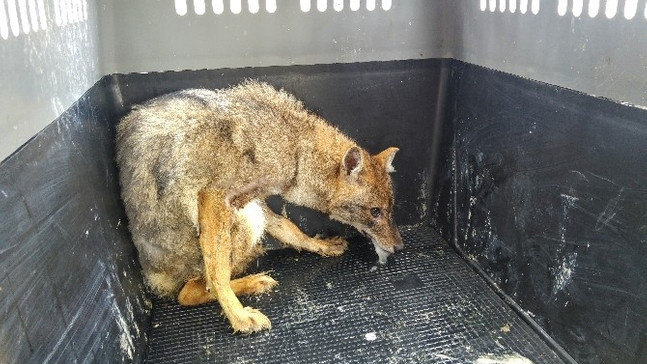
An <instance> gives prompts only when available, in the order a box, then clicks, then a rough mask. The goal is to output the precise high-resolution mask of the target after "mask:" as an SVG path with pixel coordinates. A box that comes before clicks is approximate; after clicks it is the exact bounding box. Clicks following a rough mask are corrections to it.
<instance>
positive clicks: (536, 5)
mask: <svg viewBox="0 0 647 364" xmlns="http://www.w3.org/2000/svg"><path fill="white" fill-rule="evenodd" d="M539 3H540V0H532V3H530V11H532V13H533V14H535V15H537V14H539Z"/></svg>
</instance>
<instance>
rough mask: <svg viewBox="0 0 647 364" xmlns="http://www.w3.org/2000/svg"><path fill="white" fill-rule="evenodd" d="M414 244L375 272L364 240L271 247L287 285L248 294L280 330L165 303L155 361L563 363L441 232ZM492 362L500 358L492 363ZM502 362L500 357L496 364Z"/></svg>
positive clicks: (419, 232)
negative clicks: (313, 250) (342, 245)
mask: <svg viewBox="0 0 647 364" xmlns="http://www.w3.org/2000/svg"><path fill="white" fill-rule="evenodd" d="M402 235H403V238H404V241H405V249H404V250H403V251H401V252H399V253H398V254H396V255H394V256H392V257H391V258H389V264H388V265H387V266H382V267H379V268H378V269H377V270H372V269H371V268H372V267H373V265H374V262H375V261H376V260H377V256H376V255H375V254H374V253H373V251H372V246H370V245H369V243H367V242H364V241H356V242H352V243H351V248H350V249H349V251H348V252H347V253H346V254H344V256H342V257H338V258H323V257H320V256H317V255H314V254H310V253H298V252H296V251H293V250H291V249H280V250H273V251H270V252H268V254H267V255H265V256H264V258H263V259H262V260H261V261H260V262H259V266H258V268H257V269H256V270H257V271H272V273H271V275H272V277H274V278H275V279H276V280H277V281H278V282H279V286H278V287H277V288H276V290H275V291H273V292H272V293H270V294H269V295H264V296H261V297H253V298H246V299H245V298H243V300H242V302H243V305H249V306H252V307H255V308H258V309H260V310H261V311H262V312H263V313H265V314H266V315H267V316H268V317H269V318H270V320H271V321H272V330H271V331H269V332H264V333H260V334H254V335H250V336H243V335H233V334H232V330H231V328H230V327H229V326H228V324H227V322H226V320H225V318H224V317H223V316H222V315H221V314H220V307H219V306H218V305H217V304H210V305H204V306H200V307H192V308H185V307H180V306H178V305H177V304H176V303H175V302H173V301H169V300H157V299H156V300H155V301H154V304H153V317H152V328H151V332H150V334H149V335H150V336H149V352H148V359H147V360H148V362H149V363H195V362H213V363H240V364H243V363H281V364H284V363H495V362H506V361H505V360H509V361H507V362H510V363H512V362H514V363H528V362H527V361H511V360H513V359H517V360H523V359H522V358H527V359H529V360H530V361H532V362H534V363H537V364H539V363H541V364H547V363H562V361H561V360H560V359H559V357H558V356H557V355H556V354H555V352H554V351H552V350H551V349H550V348H549V347H548V346H547V345H546V344H545V343H544V341H543V340H542V339H541V338H540V337H539V336H538V335H537V334H536V333H535V332H534V331H533V330H532V329H531V328H530V327H529V326H528V325H527V324H526V323H525V322H524V321H523V320H522V319H521V318H520V317H519V316H518V315H517V314H516V313H515V312H514V311H512V310H511V309H510V308H509V307H508V306H507V305H506V304H505V303H504V302H503V300H502V299H501V298H500V297H499V296H497V295H496V294H495V293H494V292H493V291H492V290H491V289H490V288H489V287H488V286H487V283H486V282H485V281H484V280H483V279H482V278H481V277H480V276H478V275H477V274H476V273H475V272H474V271H473V270H472V269H471V268H470V267H469V266H468V265H467V264H466V263H465V262H464V261H463V260H462V259H461V258H460V257H459V256H458V255H457V254H456V253H455V252H454V251H453V250H452V249H451V248H450V247H449V246H448V245H447V243H445V242H444V241H443V240H442V239H440V238H439V237H438V235H437V234H436V233H435V232H434V231H432V230H430V229H427V228H409V229H407V228H405V229H402ZM488 360H490V361H488ZM496 360H499V361H496Z"/></svg>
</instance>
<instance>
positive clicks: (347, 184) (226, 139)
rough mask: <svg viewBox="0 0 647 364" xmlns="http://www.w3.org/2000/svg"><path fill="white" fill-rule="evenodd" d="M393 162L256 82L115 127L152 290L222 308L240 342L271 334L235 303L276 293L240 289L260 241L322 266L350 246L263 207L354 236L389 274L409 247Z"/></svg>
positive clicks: (144, 112) (165, 99)
mask: <svg viewBox="0 0 647 364" xmlns="http://www.w3.org/2000/svg"><path fill="white" fill-rule="evenodd" d="M397 150H398V149H397V148H388V149H386V150H384V151H383V152H381V153H379V154H377V155H374V156H371V155H369V154H368V153H367V152H366V151H365V150H363V149H362V148H360V147H359V146H357V144H355V142H353V141H352V140H351V139H349V138H347V137H346V136H344V135H343V134H342V133H341V132H339V131H338V130H337V129H335V128H334V127H332V126H330V125H329V124H328V123H326V121H324V120H323V119H322V118H320V117H318V116H316V115H314V114H312V113H310V112H308V111H307V110H306V109H305V107H304V106H303V104H302V103H301V102H300V101H298V100H297V99H296V98H295V97H294V96H292V95H290V94H288V93H286V92H284V91H277V90H276V89H274V88H273V87H271V86H270V85H268V84H265V83H259V82H254V81H247V82H245V83H243V84H241V85H239V86H236V87H232V88H229V89H225V90H215V91H212V90H202V89H200V90H185V91H179V92H175V93H172V94H169V95H166V96H161V97H158V98H155V99H153V100H151V101H149V102H147V103H145V104H143V105H141V106H136V107H135V108H134V109H133V110H132V111H131V112H130V113H129V114H128V115H126V116H125V117H124V118H123V120H122V121H121V123H120V124H119V125H118V127H117V163H118V165H119V168H120V182H121V190H122V198H123V201H124V204H125V207H126V213H127V215H128V219H129V226H130V231H131V232H132V236H133V239H134V243H135V246H136V247H137V250H138V253H139V260H140V262H141V266H142V270H143V275H144V279H145V280H146V283H147V285H148V286H149V287H150V288H151V289H152V290H153V292H154V293H156V294H158V295H161V296H167V297H177V299H178V301H179V303H180V304H183V305H196V304H201V303H205V302H208V301H213V300H217V301H218V302H219V303H220V305H221V307H222V310H223V311H224V313H225V315H226V316H227V318H228V319H229V322H230V323H231V325H232V327H233V329H234V331H238V332H245V333H249V332H255V331H260V330H264V329H269V328H270V321H269V320H268V318H267V317H266V316H265V315H263V314H262V313H261V312H259V311H258V310H255V309H252V308H250V307H243V306H242V305H241V303H240V301H239V300H238V298H237V297H236V296H239V295H251V294H259V293H263V292H266V291H268V290H270V289H271V288H272V287H273V286H274V285H276V281H275V280H274V279H272V278H271V277H269V276H268V275H266V274H264V273H261V274H254V275H248V276H243V277H240V278H236V279H233V278H235V277H239V276H240V275H241V274H242V273H244V271H245V269H246V267H247V265H248V264H249V263H250V262H252V261H253V260H254V259H256V258H257V257H258V256H259V254H261V253H262V251H263V250H262V247H261V244H260V239H261V237H262V235H263V233H264V232H265V231H267V232H268V233H270V234H271V235H273V236H274V237H276V238H277V239H278V240H279V241H281V242H282V243H284V244H286V245H289V246H291V247H294V248H296V249H304V250H308V251H312V252H316V253H319V254H321V255H324V256H335V255H340V254H342V253H343V252H344V251H345V250H346V248H347V242H346V241H345V240H344V239H342V238H340V237H334V238H328V239H317V238H313V237H309V236H306V235H305V234H304V233H302V232H301V231H300V230H299V229H298V228H297V227H296V226H295V225H294V224H293V223H292V222H290V221H289V220H288V219H286V218H284V217H282V216H280V215H277V214H275V213H274V212H272V211H271V210H270V209H269V208H268V207H267V206H266V205H265V199H266V197H268V196H269V195H281V196H282V197H283V198H284V199H285V200H287V201H289V202H292V203H294V204H297V205H301V206H306V207H309V208H312V209H315V210H318V211H321V212H324V213H326V214H329V215H330V217H331V218H332V219H335V220H338V221H341V222H343V223H346V224H349V225H352V226H354V227H355V228H356V229H357V230H359V231H360V232H362V233H363V234H365V235H367V236H369V237H370V238H371V240H372V242H373V244H374V246H375V250H376V252H377V254H378V255H379V257H380V262H381V263H385V262H386V258H387V257H388V256H389V254H392V253H393V252H394V251H395V250H396V249H400V248H401V247H402V239H401V237H400V234H399V232H398V229H397V226H396V225H395V223H394V222H393V191H392V187H391V180H390V177H389V174H388V173H390V172H393V167H392V165H391V162H392V160H393V157H394V156H395V153H396V152H397Z"/></svg>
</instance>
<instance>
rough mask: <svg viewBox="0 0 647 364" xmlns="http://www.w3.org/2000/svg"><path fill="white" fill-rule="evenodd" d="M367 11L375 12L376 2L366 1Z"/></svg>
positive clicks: (373, 0)
mask: <svg viewBox="0 0 647 364" xmlns="http://www.w3.org/2000/svg"><path fill="white" fill-rule="evenodd" d="M366 10H368V11H373V10H375V0H366Z"/></svg>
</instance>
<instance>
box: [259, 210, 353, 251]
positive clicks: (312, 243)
mask: <svg viewBox="0 0 647 364" xmlns="http://www.w3.org/2000/svg"><path fill="white" fill-rule="evenodd" d="M264 212H265V217H266V219H267V227H266V230H267V232H269V233H270V235H272V236H273V237H275V238H277V239H278V240H279V241H280V242H281V243H283V244H285V245H289V246H291V247H293V248H295V249H296V250H301V249H304V250H307V251H310V252H313V253H317V254H320V255H323V256H337V255H342V254H343V253H344V252H345V251H346V249H347V248H348V242H347V241H346V240H344V239H342V238H341V237H338V236H336V237H332V238H326V239H317V238H312V237H309V236H308V235H306V234H304V233H303V232H302V231H301V230H300V229H299V228H298V227H297V226H296V225H294V223H293V222H292V221H290V220H288V219H286V218H285V217H283V216H281V215H278V214H276V213H274V212H273V211H271V210H270V209H269V208H267V207H266V208H265V209H264Z"/></svg>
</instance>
